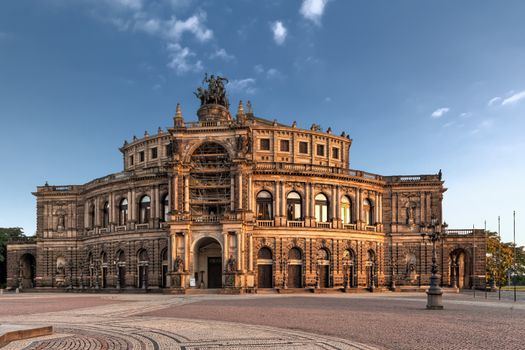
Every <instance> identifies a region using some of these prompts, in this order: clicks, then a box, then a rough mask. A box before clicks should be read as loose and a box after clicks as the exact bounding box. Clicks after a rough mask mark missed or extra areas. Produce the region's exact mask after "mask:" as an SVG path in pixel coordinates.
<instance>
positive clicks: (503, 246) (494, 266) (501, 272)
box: [487, 232, 514, 286]
mask: <svg viewBox="0 0 525 350" xmlns="http://www.w3.org/2000/svg"><path fill="white" fill-rule="evenodd" d="M488 236H489V237H488V240H487V280H488V281H491V280H492V279H494V281H495V283H496V285H498V286H504V285H505V284H506V283H507V277H508V276H507V271H508V269H509V268H511V267H512V263H513V256H514V249H513V246H512V244H510V243H503V242H501V240H500V238H499V237H498V235H497V233H495V232H489V233H488Z"/></svg>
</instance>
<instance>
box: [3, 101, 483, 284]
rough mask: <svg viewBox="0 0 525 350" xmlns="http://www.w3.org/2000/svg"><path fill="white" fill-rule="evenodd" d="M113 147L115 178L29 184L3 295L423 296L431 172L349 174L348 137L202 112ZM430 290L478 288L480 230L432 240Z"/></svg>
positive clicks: (213, 107) (437, 177)
mask: <svg viewBox="0 0 525 350" xmlns="http://www.w3.org/2000/svg"><path fill="white" fill-rule="evenodd" d="M197 115H198V120H197V121H195V122H186V121H185V120H184V118H183V116H182V113H181V110H180V107H179V106H177V113H176V116H175V117H174V120H173V126H172V127H170V128H169V129H168V130H167V131H164V130H161V129H159V131H158V133H157V134H156V135H148V134H145V135H144V137H143V138H140V139H137V138H134V139H133V140H132V141H131V142H129V143H127V142H126V143H125V144H124V145H123V146H122V148H121V149H120V150H121V152H122V155H123V162H124V170H123V171H122V172H120V173H116V174H111V175H108V176H106V177H103V178H99V179H96V180H93V181H91V182H89V183H86V184H83V185H68V186H52V185H48V184H46V185H44V186H39V187H38V188H37V190H36V192H34V195H35V196H36V200H37V232H36V237H35V238H33V239H27V240H24V241H19V242H12V243H11V244H9V245H8V285H9V286H11V287H13V288H14V287H22V288H40V289H45V288H69V289H71V288H72V289H103V288H108V289H120V290H126V289H137V288H140V289H148V290H154V289H160V288H165V289H166V290H171V291H174V292H184V291H186V290H187V289H188V288H225V289H227V290H231V291H239V292H242V291H256V290H258V289H261V288H278V289H280V290H284V289H292V288H312V289H319V290H322V289H325V288H342V289H346V290H351V289H365V288H367V289H371V288H374V287H380V288H383V287H392V286H393V285H395V286H398V287H399V286H424V285H428V283H429V276H430V266H431V254H432V247H431V243H430V242H429V241H424V240H423V239H422V237H421V235H420V232H421V225H428V224H430V222H431V220H432V219H433V218H435V219H437V220H438V222H441V221H442V219H443V218H442V201H443V194H444V192H445V191H446V188H445V187H444V182H443V181H442V178H441V173H439V174H430V175H415V176H382V175H376V174H370V173H367V172H363V171H359V170H353V169H351V167H350V147H351V144H352V140H351V139H350V138H349V137H348V136H346V135H345V134H344V133H343V134H342V135H341V136H336V135H334V134H332V133H331V131H330V130H327V131H326V132H323V131H321V130H320V128H319V127H317V126H316V125H313V126H312V128H310V129H308V130H307V129H301V128H298V127H297V126H296V125H295V123H294V124H293V125H291V126H287V125H283V124H280V123H278V122H276V121H268V120H265V119H262V118H259V117H256V116H255V115H254V113H253V111H252V109H251V106H249V105H248V106H247V110H246V112H245V111H244V108H243V106H242V104H239V108H238V111H237V114H236V116H235V118H233V117H232V116H231V115H230V112H229V110H228V108H226V107H225V106H223V105H218V104H204V105H203V106H201V108H200V109H199V110H198V112H197ZM437 250H438V264H439V271H440V275H441V283H442V285H443V286H453V285H457V286H458V287H463V288H466V287H470V286H471V285H472V283H473V278H477V281H476V283H477V284H478V285H481V284H483V283H484V275H485V237H484V234H483V231H482V230H448V231H447V235H446V238H445V240H444V241H441V242H440V243H438V246H437Z"/></svg>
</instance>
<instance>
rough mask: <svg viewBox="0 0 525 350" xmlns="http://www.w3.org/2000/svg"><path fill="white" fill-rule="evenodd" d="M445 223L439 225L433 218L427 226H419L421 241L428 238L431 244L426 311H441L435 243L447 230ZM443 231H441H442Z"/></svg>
mask: <svg viewBox="0 0 525 350" xmlns="http://www.w3.org/2000/svg"><path fill="white" fill-rule="evenodd" d="M447 226H448V225H447V223H446V222H444V223H443V224H440V223H439V222H438V220H437V219H436V218H435V217H432V219H431V223H430V225H428V226H425V225H421V226H420V229H421V237H422V238H423V240H424V239H425V238H428V239H429V240H430V242H432V268H431V272H432V275H431V276H430V287H429V288H428V289H427V291H426V292H427V309H428V310H442V309H443V302H442V297H443V291H442V290H441V287H440V286H439V276H438V275H437V273H438V266H437V254H436V242H437V241H439V240H440V239H441V236H442V235H444V234H445V233H444V230H445V229H446V228H447ZM442 230H443V231H442Z"/></svg>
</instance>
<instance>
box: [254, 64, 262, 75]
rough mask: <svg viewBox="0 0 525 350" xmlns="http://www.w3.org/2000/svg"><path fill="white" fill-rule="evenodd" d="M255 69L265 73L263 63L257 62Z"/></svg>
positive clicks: (259, 72)
mask: <svg viewBox="0 0 525 350" xmlns="http://www.w3.org/2000/svg"><path fill="white" fill-rule="evenodd" d="M253 70H254V71H255V73H257V74H261V73H264V67H263V66H262V65H261V64H257V65H256V66H255V67H253Z"/></svg>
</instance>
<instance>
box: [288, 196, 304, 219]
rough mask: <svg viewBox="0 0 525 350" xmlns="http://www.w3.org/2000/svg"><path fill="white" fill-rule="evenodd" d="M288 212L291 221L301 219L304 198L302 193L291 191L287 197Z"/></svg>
mask: <svg viewBox="0 0 525 350" xmlns="http://www.w3.org/2000/svg"><path fill="white" fill-rule="evenodd" d="M286 212H287V218H288V220H289V221H301V220H302V218H303V213H302V200H301V195H300V194H299V193H297V192H290V193H288V196H287V197H286Z"/></svg>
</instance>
